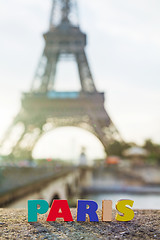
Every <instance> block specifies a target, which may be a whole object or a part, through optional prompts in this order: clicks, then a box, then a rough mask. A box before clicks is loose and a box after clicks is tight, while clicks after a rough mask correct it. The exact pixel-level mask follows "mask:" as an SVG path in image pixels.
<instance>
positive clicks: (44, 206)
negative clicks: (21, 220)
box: [28, 200, 49, 222]
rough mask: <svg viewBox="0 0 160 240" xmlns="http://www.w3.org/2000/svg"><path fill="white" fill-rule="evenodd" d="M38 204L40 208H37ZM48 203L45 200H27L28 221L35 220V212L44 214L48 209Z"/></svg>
mask: <svg viewBox="0 0 160 240" xmlns="http://www.w3.org/2000/svg"><path fill="white" fill-rule="evenodd" d="M37 205H40V208H39V209H38V208H37ZM48 209H49V204H48V202H47V201H45V200H29V201H28V222H37V213H39V214H44V213H46V212H47V211H48Z"/></svg>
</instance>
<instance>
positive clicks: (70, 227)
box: [0, 209, 160, 240]
mask: <svg viewBox="0 0 160 240" xmlns="http://www.w3.org/2000/svg"><path fill="white" fill-rule="evenodd" d="M71 211H72V215H73V218H74V220H75V219H76V209H72V210H71ZM98 214H99V218H100V217H101V210H99V211H98ZM46 216H47V214H45V215H40V216H39V220H38V222H37V223H28V222H27V210H24V209H19V210H17V209H0V239H2V240H3V239H52V240H56V239H69V240H72V239H73V240H80V239H90V240H94V239H97V240H98V239H103V240H106V239H127V240H128V239H132V240H133V239H160V210H135V218H134V219H133V220H132V221H130V222H117V221H116V220H113V221H112V222H110V223H106V222H101V221H100V222H99V223H90V222H83V223H82V222H76V221H75V222H63V221H57V222H46ZM114 218H115V211H113V219H114Z"/></svg>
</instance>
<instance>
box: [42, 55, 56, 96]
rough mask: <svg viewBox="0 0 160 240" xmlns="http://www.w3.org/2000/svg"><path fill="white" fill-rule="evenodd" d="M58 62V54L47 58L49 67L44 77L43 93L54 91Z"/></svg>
mask: <svg viewBox="0 0 160 240" xmlns="http://www.w3.org/2000/svg"><path fill="white" fill-rule="evenodd" d="M57 60H58V54H54V56H52V58H51V57H48V58H47V65H46V69H45V72H44V75H43V77H42V84H41V91H42V92H47V91H48V90H49V89H53V84H54V78H55V73H56V64H57Z"/></svg>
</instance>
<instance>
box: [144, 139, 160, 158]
mask: <svg viewBox="0 0 160 240" xmlns="http://www.w3.org/2000/svg"><path fill="white" fill-rule="evenodd" d="M143 148H144V149H146V150H147V151H148V153H149V155H148V158H149V159H153V160H158V161H159V162H160V144H157V143H154V142H152V140H151V139H147V140H146V141H145V143H144V145H143Z"/></svg>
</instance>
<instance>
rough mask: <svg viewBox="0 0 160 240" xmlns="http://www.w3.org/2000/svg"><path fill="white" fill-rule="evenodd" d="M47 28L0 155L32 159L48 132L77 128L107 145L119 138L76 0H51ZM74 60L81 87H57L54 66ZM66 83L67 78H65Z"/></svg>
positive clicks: (2, 144)
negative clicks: (95, 72)
mask: <svg viewBox="0 0 160 240" xmlns="http://www.w3.org/2000/svg"><path fill="white" fill-rule="evenodd" d="M52 1H53V3H52V9H51V15H50V24H49V30H48V32H47V33H45V34H44V35H43V36H44V40H45V48H44V51H43V54H42V57H41V59H40V62H39V64H38V68H37V70H36V74H35V77H34V79H33V81H32V86H31V90H30V91H29V92H28V93H23V95H22V100H21V109H20V112H19V113H18V114H17V116H16V117H15V118H14V120H13V122H12V125H11V126H10V127H9V129H8V130H7V132H6V134H5V136H4V138H3V141H2V143H1V153H2V154H8V155H9V154H10V155H11V156H12V157H16V158H18V157H31V156H32V150H33V148H34V146H35V144H36V143H37V141H38V140H39V138H40V137H41V136H42V134H45V133H46V132H47V131H50V130H53V129H55V128H57V127H61V126H76V127H80V128H83V129H86V130H88V131H90V132H91V133H93V134H94V135H95V136H96V137H97V138H98V139H99V140H100V141H101V143H102V144H103V146H104V148H105V150H106V151H107V146H108V145H109V144H111V143H112V142H113V141H115V140H118V139H121V136H120V134H119V132H118V130H117V129H116V127H115V125H114V124H113V122H112V120H111V118H110V117H109V115H108V113H107V112H106V110H105V108H104V100H105V99H104V93H103V92H98V91H97V89H96V86H95V83H94V80H93V76H92V74H91V70H90V67H89V64H88V60H87V57H86V52H85V48H86V43H87V37H86V34H84V33H83V32H82V31H81V29H80V27H79V23H78V14H77V3H76V0H52ZM71 56H72V57H74V59H75V62H76V63H77V67H78V72H79V78H80V84H81V90H80V91H79V92H57V91H55V89H54V88H55V78H56V66H57V63H58V61H59V60H60V59H61V58H62V57H65V58H66V59H69V58H70V57H71ZM66 81H67V76H66Z"/></svg>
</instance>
